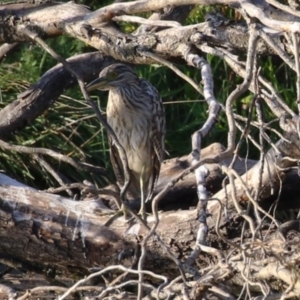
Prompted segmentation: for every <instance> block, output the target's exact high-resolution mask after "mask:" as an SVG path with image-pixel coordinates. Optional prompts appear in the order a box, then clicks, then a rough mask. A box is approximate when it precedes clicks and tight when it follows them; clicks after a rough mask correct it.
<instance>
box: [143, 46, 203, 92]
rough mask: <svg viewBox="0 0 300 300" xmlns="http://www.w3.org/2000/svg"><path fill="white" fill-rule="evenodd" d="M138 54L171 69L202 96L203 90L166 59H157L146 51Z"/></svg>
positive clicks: (157, 57) (156, 56)
mask: <svg viewBox="0 0 300 300" xmlns="http://www.w3.org/2000/svg"><path fill="white" fill-rule="evenodd" d="M139 52H140V53H141V54H142V55H145V56H148V57H151V58H153V59H154V60H156V61H158V62H160V63H161V64H163V65H165V66H167V67H168V68H169V69H171V70H172V71H173V72H175V73H176V74H177V75H178V76H179V77H181V78H182V79H184V80H185V81H186V82H188V83H189V84H190V85H191V86H192V87H193V88H194V89H195V90H196V91H197V92H198V93H200V94H201V95H203V90H202V89H201V88H200V87H199V86H198V84H196V83H195V82H194V81H193V80H192V79H191V78H190V77H188V76H186V75H185V74H184V73H183V72H181V71H180V70H179V69H178V68H176V67H175V65H174V64H172V63H170V62H169V61H167V60H166V59H163V58H161V57H159V56H158V55H155V54H154V53H152V52H148V51H139Z"/></svg>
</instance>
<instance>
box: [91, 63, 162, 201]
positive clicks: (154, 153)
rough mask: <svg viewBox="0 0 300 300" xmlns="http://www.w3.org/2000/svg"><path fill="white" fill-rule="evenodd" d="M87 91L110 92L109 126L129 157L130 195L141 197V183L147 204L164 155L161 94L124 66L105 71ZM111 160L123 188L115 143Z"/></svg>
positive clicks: (115, 65) (108, 68) (117, 65)
mask: <svg viewBox="0 0 300 300" xmlns="http://www.w3.org/2000/svg"><path fill="white" fill-rule="evenodd" d="M87 89H88V90H93V89H100V90H109V97H108V104H107V122H108V124H109V125H110V126H111V127H112V129H113V130H114V132H115V134H116V136H117V138H118V140H119V142H120V144H121V145H122V146H123V148H124V150H125V152H126V155H127V160H128V166H129V169H130V173H131V174H130V176H131V183H130V186H129V188H128V192H129V193H130V194H131V195H132V196H133V197H135V198H136V197H140V196H141V184H140V182H141V179H142V182H143V184H142V186H143V193H144V200H146V201H147V200H148V199H150V198H151V196H152V193H153V189H154V186H155V184H156V181H157V178H158V175H159V171H160V166H161V162H162V160H163V156H164V151H165V146H164V137H165V114H164V109H163V104H162V101H161V98H160V96H159V93H158V91H157V90H156V89H155V88H154V87H153V86H152V85H151V83H149V82H148V81H146V80H145V79H142V78H139V77H138V76H137V74H136V72H135V71H134V70H133V69H132V68H131V67H129V66H127V65H125V64H113V65H110V66H108V67H106V68H105V69H103V70H102V71H101V73H100V75H99V78H97V79H96V80H94V81H93V82H91V83H90V84H88V85H87ZM110 157H111V162H112V165H113V169H114V172H115V175H116V177H117V181H118V182H119V184H120V185H122V184H123V183H124V172H123V168H122V162H121V160H120V157H119V152H118V149H117V148H116V146H115V145H114V143H113V141H112V139H110ZM142 206H143V203H142Z"/></svg>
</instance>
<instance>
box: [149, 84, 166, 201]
mask: <svg viewBox="0 0 300 300" xmlns="http://www.w3.org/2000/svg"><path fill="white" fill-rule="evenodd" d="M151 93H152V97H153V105H152V128H151V133H150V139H151V140H152V147H153V149H152V160H153V170H152V176H151V177H150V180H149V185H148V196H147V200H149V199H150V198H151V197H152V194H153V190H154V188H155V185H156V182H157V180H158V176H159V172H160V166H161V163H162V161H163V159H164V153H165V131H166V124H165V123H166V121H165V111H164V107H163V103H162V100H161V97H160V95H159V93H158V91H157V90H156V89H155V88H154V87H152V91H151Z"/></svg>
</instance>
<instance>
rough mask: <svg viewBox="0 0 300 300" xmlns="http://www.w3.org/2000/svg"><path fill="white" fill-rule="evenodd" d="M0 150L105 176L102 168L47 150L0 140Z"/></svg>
mask: <svg viewBox="0 0 300 300" xmlns="http://www.w3.org/2000/svg"><path fill="white" fill-rule="evenodd" d="M0 148H1V149H3V150H9V151H15V152H18V153H26V154H31V155H33V154H41V155H48V156H51V157H52V158H54V159H56V160H58V161H63V162H65V163H67V164H69V165H71V166H73V167H74V168H77V169H79V170H83V171H92V172H97V173H101V174H102V175H107V173H106V170H105V169H104V168H101V167H97V166H93V165H90V164H86V163H81V162H77V161H75V160H74V159H72V158H71V157H68V156H65V155H63V154H60V153H57V152H55V151H53V150H50V149H47V148H35V147H26V146H20V145H12V144H9V143H6V142H4V141H2V140H0Z"/></svg>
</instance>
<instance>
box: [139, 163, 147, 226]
mask: <svg viewBox="0 0 300 300" xmlns="http://www.w3.org/2000/svg"><path fill="white" fill-rule="evenodd" d="M144 171H145V166H143V169H142V173H141V176H140V189H141V208H140V211H139V215H141V217H142V219H143V220H144V221H145V222H147V219H146V218H147V217H146V209H145V193H144Z"/></svg>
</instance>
